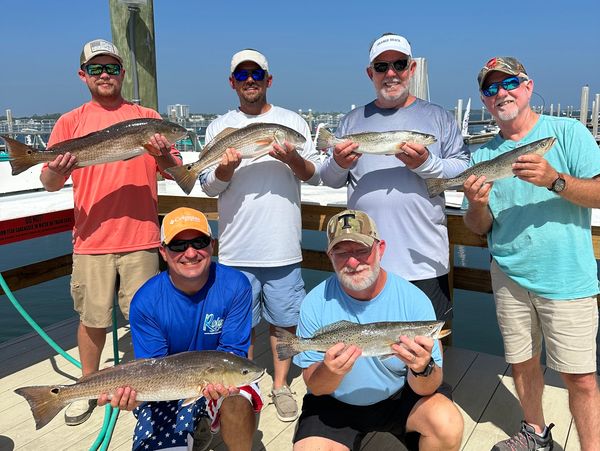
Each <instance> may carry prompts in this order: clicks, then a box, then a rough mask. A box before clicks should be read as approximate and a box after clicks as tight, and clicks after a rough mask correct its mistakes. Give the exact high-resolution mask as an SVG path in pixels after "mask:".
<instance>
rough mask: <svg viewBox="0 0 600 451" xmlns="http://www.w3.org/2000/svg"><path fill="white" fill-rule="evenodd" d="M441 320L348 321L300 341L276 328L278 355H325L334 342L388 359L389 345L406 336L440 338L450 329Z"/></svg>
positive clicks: (390, 351)
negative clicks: (359, 322)
mask: <svg viewBox="0 0 600 451" xmlns="http://www.w3.org/2000/svg"><path fill="white" fill-rule="evenodd" d="M443 326H444V321H386V322H380V323H367V324H356V323H352V322H350V321H338V322H337V323H333V324H329V325H328V326H325V327H322V328H321V329H319V330H317V331H316V332H315V334H314V335H313V336H312V337H311V338H299V337H297V336H296V335H293V334H291V333H289V332H288V331H286V330H285V329H277V331H276V335H277V355H278V356H279V359H280V360H285V359H289V358H290V357H292V356H294V355H296V354H299V353H301V352H305V351H320V352H325V351H327V350H328V349H329V348H331V347H332V346H333V345H335V344H336V343H344V344H346V345H355V346H357V347H359V348H360V349H361V350H362V355H363V356H365V357H376V356H387V355H390V354H392V350H391V349H390V346H391V345H393V344H394V343H398V342H399V340H400V337H401V336H403V335H406V336H407V337H409V338H411V339H414V337H416V336H420V335H421V336H425V337H431V338H433V339H438V338H443V337H445V336H447V335H449V334H450V330H442V327H443Z"/></svg>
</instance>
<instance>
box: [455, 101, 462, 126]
mask: <svg viewBox="0 0 600 451" xmlns="http://www.w3.org/2000/svg"><path fill="white" fill-rule="evenodd" d="M462 113H463V99H458V103H457V105H456V123H457V124H458V126H459V127H460V124H462Z"/></svg>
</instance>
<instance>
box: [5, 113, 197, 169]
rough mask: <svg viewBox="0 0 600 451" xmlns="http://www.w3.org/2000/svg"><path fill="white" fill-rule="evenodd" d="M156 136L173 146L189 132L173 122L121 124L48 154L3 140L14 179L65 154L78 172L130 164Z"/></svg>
mask: <svg viewBox="0 0 600 451" xmlns="http://www.w3.org/2000/svg"><path fill="white" fill-rule="evenodd" d="M155 133H160V134H162V135H164V137H165V138H167V140H168V141H169V142H171V143H174V142H175V141H177V140H179V139H181V138H183V137H184V136H186V135H187V134H188V131H187V130H186V129H185V128H183V127H181V126H180V125H177V124H175V123H173V122H169V121H163V120H161V119H154V118H140V119H131V120H128V121H123V122H118V123H116V124H114V125H111V126H110V127H107V128H105V129H102V130H99V131H97V132H93V133H90V134H88V135H85V136H82V137H80V138H74V139H68V140H66V141H63V142H60V143H58V144H56V145H54V146H52V147H50V148H48V149H46V150H38V149H34V148H33V147H29V146H27V145H25V144H23V143H21V142H19V141H17V140H15V139H12V138H10V137H9V136H6V135H0V137H2V139H3V140H4V141H5V142H6V149H7V152H8V157H9V161H10V165H11V167H12V175H17V174H20V173H21V172H23V171H26V170H27V169H29V168H30V167H32V166H35V165H36V164H38V163H45V162H49V161H52V160H54V159H55V158H56V157H57V156H58V155H62V154H64V153H66V152H70V153H71V154H74V155H76V156H77V167H78V168H81V167H84V166H91V165H94V164H103V163H111V162H113V161H120V160H128V159H130V158H134V157H137V156H139V155H142V154H144V153H146V152H147V149H148V148H149V146H150V144H149V142H150V138H151V137H152V136H154V134H155Z"/></svg>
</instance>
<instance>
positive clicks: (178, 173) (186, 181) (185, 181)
mask: <svg viewBox="0 0 600 451" xmlns="http://www.w3.org/2000/svg"><path fill="white" fill-rule="evenodd" d="M165 172H166V173H167V174H169V175H170V176H171V177H173V180H175V181H176V182H177V184H178V185H179V187H180V188H181V189H182V190H183V191H184V192H185V194H190V193H191V192H192V190H193V189H194V185H196V180H198V175H199V174H200V171H198V170H196V169H194V167H193V165H191V164H184V165H183V166H173V167H171V168H167V169H165Z"/></svg>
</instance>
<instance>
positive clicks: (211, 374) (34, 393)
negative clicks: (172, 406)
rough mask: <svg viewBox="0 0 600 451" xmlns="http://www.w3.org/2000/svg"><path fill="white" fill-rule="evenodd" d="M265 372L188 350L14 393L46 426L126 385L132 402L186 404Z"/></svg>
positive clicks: (226, 356) (240, 360)
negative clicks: (78, 404) (213, 387)
mask: <svg viewBox="0 0 600 451" xmlns="http://www.w3.org/2000/svg"><path fill="white" fill-rule="evenodd" d="M264 373H265V369H264V368H261V367H259V366H257V365H255V364H254V363H253V362H251V361H250V360H248V359H246V358H244V357H240V356H237V355H235V354H230V353H228V352H222V351H188V352H182V353H179V354H173V355H170V356H167V357H160V358H149V359H138V360H133V361H131V362H128V363H124V364H122V365H116V366H113V367H110V368H105V369H103V370H100V371H98V372H96V373H93V374H90V375H88V376H84V377H82V378H81V379H79V380H78V381H77V382H76V383H75V384H70V385H46V386H31V387H22V388H17V389H16V390H15V393H17V394H18V395H21V396H23V397H24V398H25V399H26V400H27V402H28V403H29V406H30V407H31V412H32V414H33V418H34V420H35V428H36V429H41V428H42V427H44V426H45V425H47V424H48V423H49V422H50V421H51V420H52V418H54V417H55V416H56V415H57V414H58V413H59V412H60V411H61V410H62V409H63V408H64V407H65V406H67V405H68V404H70V403H72V402H73V401H76V400H79V399H97V398H98V397H99V396H100V395H101V394H102V393H107V394H108V397H109V399H110V398H111V397H112V395H113V394H114V393H115V392H116V390H117V388H119V387H124V386H130V387H131V388H132V389H134V390H135V391H136V393H137V395H136V400H137V401H172V400H177V399H185V400H186V401H185V404H189V403H191V402H193V401H195V400H196V399H198V398H200V397H202V389H203V388H204V387H205V386H206V385H208V384H222V385H223V386H236V387H241V386H244V385H248V384H251V383H253V382H257V381H258V380H259V379H260V378H261V377H262V376H263V374H264Z"/></svg>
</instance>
